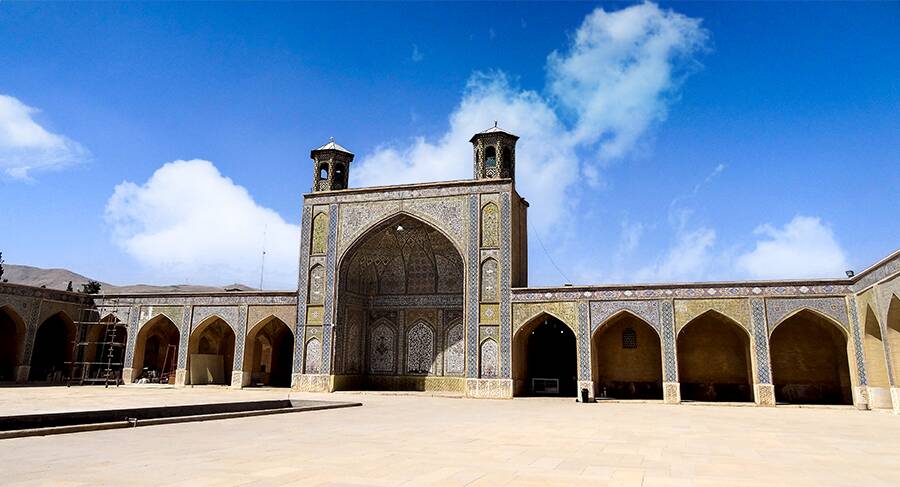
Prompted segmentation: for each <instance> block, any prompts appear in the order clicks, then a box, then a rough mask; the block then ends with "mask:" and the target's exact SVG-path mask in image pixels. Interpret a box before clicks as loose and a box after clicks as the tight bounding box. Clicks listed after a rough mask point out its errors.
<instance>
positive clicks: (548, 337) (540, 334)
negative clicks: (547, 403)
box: [512, 312, 578, 396]
mask: <svg viewBox="0 0 900 487" xmlns="http://www.w3.org/2000/svg"><path fill="white" fill-rule="evenodd" d="M512 360H513V370H512V372H513V393H514V394H515V395H517V396H529V395H557V396H575V390H576V389H577V387H576V386H577V374H578V370H577V368H578V345H577V342H576V340H575V333H574V331H573V330H572V328H571V327H569V325H567V324H566V323H565V322H563V321H562V320H560V319H559V318H557V317H555V316H553V315H551V314H549V313H545V312H542V313H539V314H538V315H536V316H534V317H533V318H531V319H530V320H529V321H528V322H526V323H525V324H524V325H523V326H522V327H520V328H519V329H518V330H517V331H516V333H515V335H514V336H513V357H512Z"/></svg>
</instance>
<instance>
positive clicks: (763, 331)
mask: <svg viewBox="0 0 900 487" xmlns="http://www.w3.org/2000/svg"><path fill="white" fill-rule="evenodd" d="M592 293H593V291H585V292H578V293H576V292H574V291H568V296H572V295H575V296H579V295H580V297H585V296H587V295H593V294H592ZM523 297H524V298H525V299H521V300H519V301H518V302H517V301H515V300H514V303H513V310H514V316H516V317H517V321H516V322H515V324H514V328H515V330H516V331H515V335H514V339H513V344H512V350H511V352H512V356H513V381H514V392H515V395H543V394H560V395H568V396H576V395H577V394H578V393H579V392H580V391H581V390H583V389H587V390H588V392H589V394H590V395H591V396H593V397H595V398H597V399H598V400H604V399H607V400H633V399H640V400H648V399H649V400H653V399H656V400H665V401H666V402H671V403H676V402H684V401H701V402H737V403H739V402H750V403H753V402H756V403H757V404H760V405H775V404H776V403H777V404H837V405H850V404H857V405H858V406H860V405H865V404H866V400H867V396H868V390H869V387H867V386H868V384H870V383H871V382H869V383H867V381H866V377H865V375H864V374H865V368H866V367H865V364H864V363H863V362H862V357H863V356H864V355H865V350H862V348H861V345H860V343H861V340H860V339H858V338H854V331H853V330H854V327H856V326H859V324H858V321H857V320H856V319H855V315H854V313H856V311H855V303H854V304H853V305H849V306H848V302H849V301H848V300H847V299H846V298H845V297H843V296H825V297H816V298H781V297H779V298H771V299H767V298H722V299H709V298H701V299H628V300H608V301H601V300H591V301H587V300H585V301H580V302H579V301H570V302H563V301H543V302H522V301H527V300H534V301H537V300H539V299H542V298H543V299H546V298H549V297H553V294H552V293H551V292H547V293H542V294H531V295H527V296H523ZM898 303H900V300H898ZM579 309H581V310H584V311H586V312H581V313H579ZM898 309H900V305H898ZM898 314H900V313H898ZM547 332H549V333H547ZM889 332H890V328H889ZM857 333H858V330H857ZM857 337H858V335H857ZM877 345H878V346H879V347H880V343H878V344H877ZM879 347H875V346H871V345H870V346H869V348H871V349H872V350H873V353H871V355H875V356H876V358H877V354H875V353H874V351H877V352H880V351H881V350H882V349H881V348H879ZM858 349H859V352H860V353H857V351H858ZM869 368H870V369H873V368H872V367H871V366H870V367H869ZM870 380H871V379H870ZM548 381H549V383H551V385H552V386H553V387H549V388H548V387H547V384H548ZM557 385H558V387H557ZM887 407H890V402H888V406H887Z"/></svg>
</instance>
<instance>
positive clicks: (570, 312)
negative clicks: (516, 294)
mask: <svg viewBox="0 0 900 487" xmlns="http://www.w3.org/2000/svg"><path fill="white" fill-rule="evenodd" d="M542 313H544V314H547V315H550V316H552V317H554V318H556V319H558V320H559V321H562V322H563V324H565V325H566V326H568V327H569V329H570V330H572V333H574V334H575V336H578V326H577V324H578V306H577V303H575V301H555V302H548V303H513V335H515V334H516V333H518V332H519V330H520V329H521V328H522V327H523V326H525V325H526V324H528V323H530V322H531V321H532V320H534V319H535V318H537V317H538V315H540V314H542Z"/></svg>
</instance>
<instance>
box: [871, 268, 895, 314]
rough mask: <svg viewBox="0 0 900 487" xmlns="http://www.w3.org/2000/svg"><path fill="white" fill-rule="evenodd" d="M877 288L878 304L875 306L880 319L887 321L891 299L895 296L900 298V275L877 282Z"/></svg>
mask: <svg viewBox="0 0 900 487" xmlns="http://www.w3.org/2000/svg"><path fill="white" fill-rule="evenodd" d="M875 290H876V294H877V296H878V306H876V307H875V309H876V311H877V316H878V320H879V321H881V322H882V323H887V318H888V312H889V308H890V305H891V299H892V298H893V296H897V297H898V298H900V276H897V277H895V278H893V279H891V280H888V281H884V282H881V283H878V284H876V285H875Z"/></svg>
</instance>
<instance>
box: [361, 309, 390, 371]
mask: <svg viewBox="0 0 900 487" xmlns="http://www.w3.org/2000/svg"><path fill="white" fill-rule="evenodd" d="M396 357H397V331H396V329H395V328H394V325H393V323H391V322H389V321H388V320H386V319H380V320H378V321H376V322H375V323H374V324H373V326H372V331H371V334H370V337H369V364H368V365H369V366H368V372H369V373H373V374H392V373H394V372H395V371H396V370H397V369H396Z"/></svg>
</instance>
